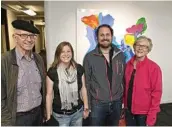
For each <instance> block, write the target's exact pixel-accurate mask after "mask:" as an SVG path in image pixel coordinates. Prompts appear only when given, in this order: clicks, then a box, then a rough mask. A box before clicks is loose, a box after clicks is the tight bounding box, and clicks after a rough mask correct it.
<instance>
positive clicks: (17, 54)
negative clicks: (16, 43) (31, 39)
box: [15, 48, 34, 60]
mask: <svg viewBox="0 0 172 127" xmlns="http://www.w3.org/2000/svg"><path fill="white" fill-rule="evenodd" d="M15 52H16V56H17V57H18V58H19V59H20V60H22V58H25V59H26V60H28V58H26V57H25V56H24V54H23V53H22V52H20V51H19V50H18V49H17V48H15ZM30 58H31V59H33V58H34V56H33V53H32V52H31V56H30Z"/></svg>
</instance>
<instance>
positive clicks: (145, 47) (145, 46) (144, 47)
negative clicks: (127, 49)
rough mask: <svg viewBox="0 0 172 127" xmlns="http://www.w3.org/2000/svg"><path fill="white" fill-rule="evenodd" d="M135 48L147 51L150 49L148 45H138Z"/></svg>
mask: <svg viewBox="0 0 172 127" xmlns="http://www.w3.org/2000/svg"><path fill="white" fill-rule="evenodd" d="M135 47H136V48H142V49H147V48H148V46H147V45H138V44H136V45H135Z"/></svg>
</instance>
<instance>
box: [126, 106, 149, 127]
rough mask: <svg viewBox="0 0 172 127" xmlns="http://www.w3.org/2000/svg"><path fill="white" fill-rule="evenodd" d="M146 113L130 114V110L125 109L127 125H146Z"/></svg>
mask: <svg viewBox="0 0 172 127" xmlns="http://www.w3.org/2000/svg"><path fill="white" fill-rule="evenodd" d="M146 118H147V115H142V114H132V113H131V111H130V110H128V109H126V110H125V119H126V125H127V126H146Z"/></svg>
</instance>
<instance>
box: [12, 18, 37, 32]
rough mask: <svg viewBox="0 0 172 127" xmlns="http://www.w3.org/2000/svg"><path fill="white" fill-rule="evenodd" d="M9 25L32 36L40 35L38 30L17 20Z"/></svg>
mask: <svg viewBox="0 0 172 127" xmlns="http://www.w3.org/2000/svg"><path fill="white" fill-rule="evenodd" d="M11 24H12V26H13V27H14V28H16V29H20V30H24V31H28V32H31V33H33V34H40V32H39V30H38V29H37V28H36V27H35V26H34V25H32V24H31V23H30V22H28V21H25V20H18V19H17V20H14V21H13V22H12V23H11Z"/></svg>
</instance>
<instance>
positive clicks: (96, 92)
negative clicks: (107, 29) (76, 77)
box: [84, 45, 125, 108]
mask: <svg viewBox="0 0 172 127" xmlns="http://www.w3.org/2000/svg"><path fill="white" fill-rule="evenodd" d="M113 49H114V52H113V55H112V86H111V88H110V82H109V80H108V74H107V66H106V58H105V57H104V56H103V54H102V53H101V52H100V50H99V47H98V46H97V47H96V48H95V49H94V50H93V51H91V52H89V53H88V54H86V56H85V58H84V69H85V76H86V86H87V91H88V100H89V108H91V107H90V103H92V102H94V101H95V102H96V101H104V102H111V101H114V100H117V99H120V98H121V97H122V95H123V78H124V65H125V58H124V55H123V52H122V51H121V50H119V49H118V48H117V47H116V46H114V45H113Z"/></svg>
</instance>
